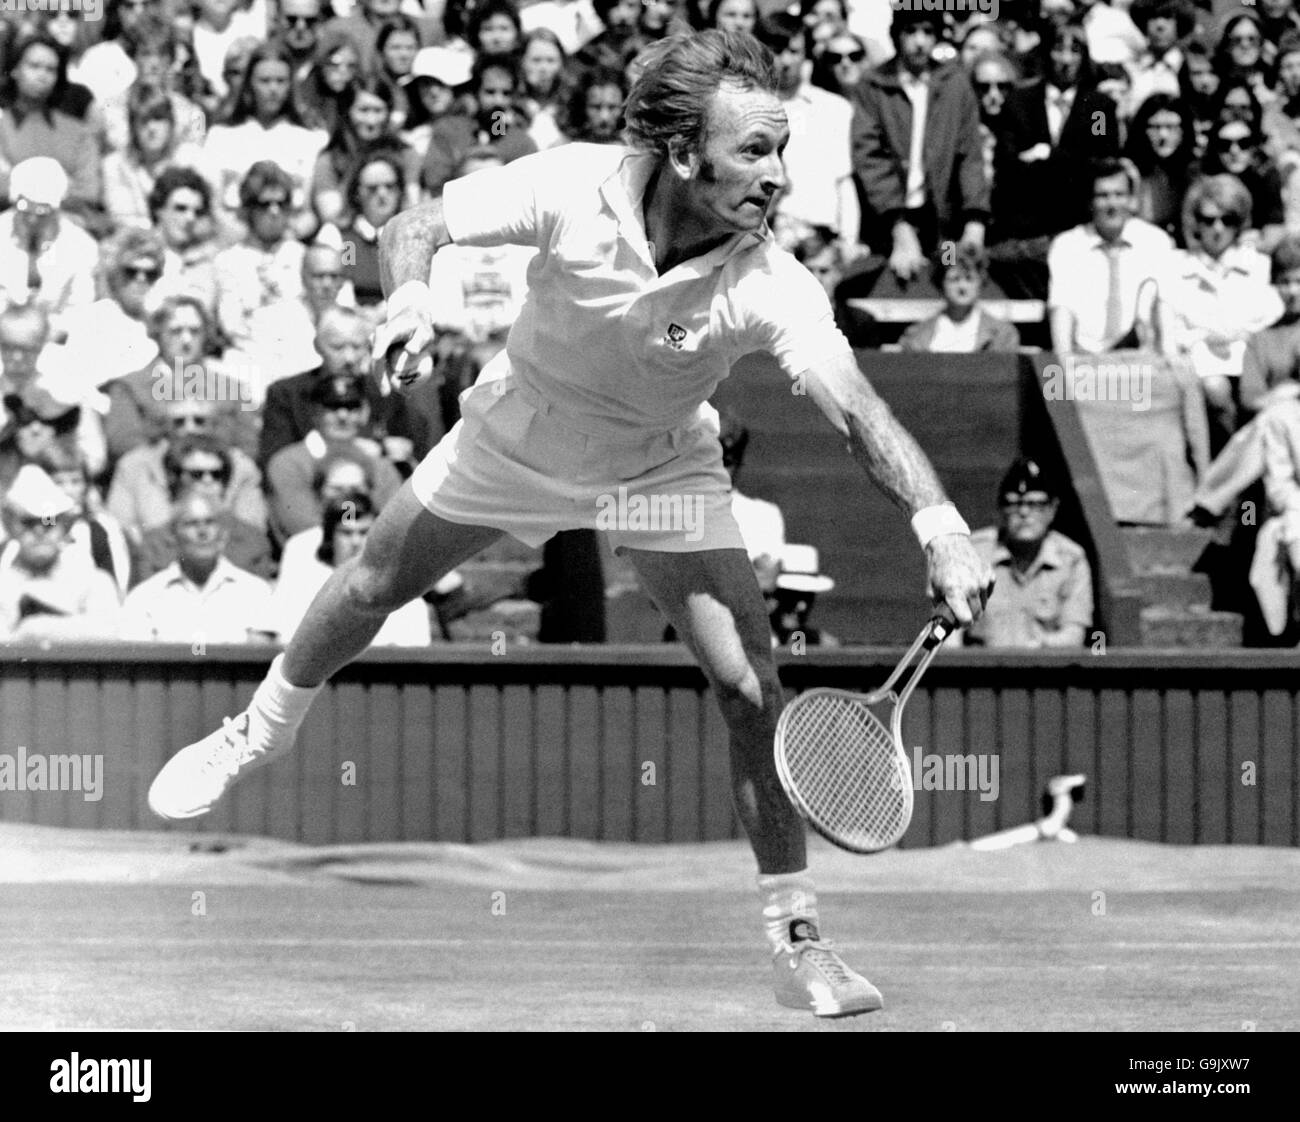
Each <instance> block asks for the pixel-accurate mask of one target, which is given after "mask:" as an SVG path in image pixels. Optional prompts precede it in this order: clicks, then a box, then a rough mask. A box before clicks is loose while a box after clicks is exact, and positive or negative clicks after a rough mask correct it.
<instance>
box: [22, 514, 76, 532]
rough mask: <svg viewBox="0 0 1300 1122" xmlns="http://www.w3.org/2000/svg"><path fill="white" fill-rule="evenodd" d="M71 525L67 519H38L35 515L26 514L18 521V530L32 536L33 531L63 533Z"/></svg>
mask: <svg viewBox="0 0 1300 1122" xmlns="http://www.w3.org/2000/svg"><path fill="white" fill-rule="evenodd" d="M70 525H71V522H70V520H69V519H67V518H63V517H59V518H38V517H37V516H36V515H34V514H24V515H22V516H21V517H19V519H18V529H19V530H20V531H22V532H24V533H28V534H30V533H31V532H32V531H33V530H42V529H44V530H58V531H59V532H60V533H63V532H64V531H66V530H67V529H68V527H69V526H70Z"/></svg>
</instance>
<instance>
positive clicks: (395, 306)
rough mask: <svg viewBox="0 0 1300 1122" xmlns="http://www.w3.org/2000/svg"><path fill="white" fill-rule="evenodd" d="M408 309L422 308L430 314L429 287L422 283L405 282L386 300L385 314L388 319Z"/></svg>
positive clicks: (430, 295) (416, 281)
mask: <svg viewBox="0 0 1300 1122" xmlns="http://www.w3.org/2000/svg"><path fill="white" fill-rule="evenodd" d="M410 308H423V309H425V310H426V311H429V312H432V310H433V293H432V292H430V291H429V286H428V285H427V284H425V283H424V281H418V280H412V281H407V282H406V283H405V284H403V285H399V286H398V288H397V290H396V291H395V292H394V293H393V294H392V295H391V296H390V297H389V298H388V307H387V312H388V318H389V319H392V318H393V317H394V316H395V315H397V314H398V313H399V312H404V311H407V310H408V309H410Z"/></svg>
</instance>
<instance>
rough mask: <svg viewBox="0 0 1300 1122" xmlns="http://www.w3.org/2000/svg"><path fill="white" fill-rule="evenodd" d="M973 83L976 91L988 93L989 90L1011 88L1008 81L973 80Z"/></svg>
mask: <svg viewBox="0 0 1300 1122" xmlns="http://www.w3.org/2000/svg"><path fill="white" fill-rule="evenodd" d="M973 84H974V86H975V92H976V93H988V92H989V90H1009V89H1010V88H1011V83H1010V82H975V83H973Z"/></svg>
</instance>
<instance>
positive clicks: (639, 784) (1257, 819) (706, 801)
mask: <svg viewBox="0 0 1300 1122" xmlns="http://www.w3.org/2000/svg"><path fill="white" fill-rule="evenodd" d="M897 655H898V652H897V651H896V650H892V649H891V650H880V649H859V650H852V651H848V650H846V651H840V652H834V653H831V652H827V653H816V654H812V655H808V656H805V657H802V658H793V657H792V658H787V660H786V662H785V663H784V665H783V667H782V673H783V676H784V679H785V682H786V684H787V686H789V687H791V689H803V688H806V687H808V686H810V685H813V684H828V685H839V686H843V687H849V688H861V687H863V686H866V685H870V684H874V683H876V682H878V681H880V680H881V679H882V678H883V677H884V673H885V670H886V667H887V666H888V665H890V664H892V662H893V661H894V660H895V659H896V658H897ZM266 661H267V653H266V652H264V651H253V650H245V649H238V648H223V649H216V648H212V649H210V650H209V652H208V653H207V654H206V655H204V656H201V657H193V656H191V655H190V653H189V651H188V650H187V649H185V648H160V647H150V646H126V645H123V646H122V647H119V648H112V649H110V648H98V649H92V648H85V649H76V650H73V649H69V648H63V649H62V650H60V651H57V652H49V651H39V650H31V651H29V652H26V653H25V654H24V653H21V652H15V651H13V650H10V651H8V652H7V653H6V657H5V661H4V662H3V663H0V752H2V753H5V754H8V755H10V756H13V755H15V754H16V752H17V749H18V747H19V746H20V745H21V746H23V747H24V748H26V750H27V751H28V753H41V754H43V755H46V756H50V755H55V754H66V753H79V754H80V753H88V754H100V753H102V754H103V756H104V757H105V772H106V778H105V788H104V793H103V797H102V799H101V800H100V801H98V802H87V801H85V799H84V798H83V797H82V794H81V793H79V792H75V791H63V792H33V791H27V792H22V791H13V790H4V791H0V819H4V820H8V821H18V822H37V823H42V824H45V825H53V826H74V827H92V828H93V827H99V828H109V829H157V828H159V824H158V823H157V822H156V821H154V820H153V819H152V817H151V816H150V815H149V812H148V810H147V808H146V807H145V805H144V794H145V791H146V790H147V787H148V784H149V781H150V779H151V778H152V777H153V775H154V774H155V772H156V771H157V769H158V767H159V766H160V765H161V763H162V761H163V760H164V759H165V758H166V757H167V756H168V755H169V754H170V753H171V752H172V751H174V750H175V749H176V748H178V747H180V746H182V745H184V744H186V743H187V742H189V741H190V740H193V739H197V738H198V737H199V736H201V735H203V734H205V733H206V732H208V731H209V730H211V729H212V728H214V727H216V726H218V725H219V724H220V721H221V718H222V717H223V716H225V715H227V714H233V713H234V712H236V711H237V709H238V708H239V707H241V706H242V705H243V703H244V701H245V699H246V698H247V697H248V695H249V694H250V693H251V690H252V688H253V686H254V685H255V683H256V682H257V681H258V680H259V679H260V677H261V675H262V673H263V671H264V668H265V665H266ZM1298 690H1300V655H1296V654H1291V653H1283V654H1279V653H1277V652H1258V653H1255V652H1235V653H1234V652H1229V653H1220V654H1204V655H1203V654H1163V655H1161V654H1153V653H1151V652H1143V651H1132V652H1112V653H1109V654H1105V655H1099V656H1095V657H1094V656H1089V655H1086V654H1079V655H1075V654H1050V653H1045V652H1034V653H1032V654H1024V655H1015V654H993V653H988V652H972V653H965V652H959V651H951V652H944V653H943V654H942V655H941V656H940V658H939V660H938V661H937V662H936V663H935V665H934V666H933V667H932V668H931V670H930V673H929V675H928V676H927V678H926V680H925V682H924V683H923V685H922V687H921V689H920V690H919V691H918V693H917V695H916V696H915V697H914V698H913V701H912V703H911V705H910V706H909V710H908V713H909V718H910V719H909V720H908V721H907V722H906V731H907V736H908V738H909V742H914V743H917V744H920V745H923V746H924V748H925V749H926V751H929V752H935V753H950V754H970V753H996V754H997V756H998V760H999V773H1000V774H999V779H1000V793H999V798H998V799H997V800H996V801H992V802H987V801H982V800H981V799H980V798H979V796H978V793H977V792H961V791H943V792H926V791H921V792H918V793H917V812H916V819H915V822H914V824H913V826H912V829H911V832H910V833H909V834H908V837H907V839H906V844H908V845H912V846H918V845H927V844H941V843H945V842H949V841H952V840H955V839H959V838H964V837H975V836H978V835H980V834H983V833H986V832H988V831H991V830H994V829H998V828H1001V827H1004V826H1011V825H1018V824H1020V823H1022V822H1025V821H1029V820H1031V819H1032V818H1034V817H1036V816H1037V814H1038V810H1039V796H1040V794H1041V791H1042V788H1043V785H1044V783H1045V782H1046V780H1047V779H1048V778H1050V777H1051V776H1052V775H1055V774H1058V773H1062V772H1075V771H1080V772H1084V773H1085V774H1086V775H1087V776H1088V792H1087V798H1086V800H1085V801H1084V802H1083V803H1082V805H1080V806H1079V807H1078V808H1077V809H1076V812H1075V817H1074V819H1073V824H1074V825H1075V826H1077V827H1078V829H1079V830H1080V832H1082V833H1085V834H1105V835H1109V836H1114V837H1131V838H1138V839H1145V840H1150V841H1168V842H1177V843H1192V842H1200V843H1246V844H1269V845H1297V844H1300V763H1298V761H1300V698H1298ZM647 764H653V765H654V773H653V780H654V782H653V784H650V783H646V782H643V778H645V779H649V778H651V774H650V771H649V769H648V768H646V766H645V765H647ZM349 766H351V767H353V768H354V769H355V783H353V784H347V783H345V782H344V778H345V769H347V768H348V767H349ZM1252 773H1253V774H1252ZM195 828H197V829H200V830H203V831H205V832H209V833H224V832H231V831H236V832H240V833H251V834H266V835H273V836H277V837H283V838H290V839H295V840H299V841H305V842H311V843H327V842H350V841H381V840H383V841H387V840H399V839H404V840H440V841H456V842H469V841H486V840H489V839H492V838H502V837H524V836H531V835H564V836H570V837H582V838H605V839H612V840H619V841H626V840H638V841H649V842H663V841H697V840H705V839H715V838H727V837H736V836H739V834H738V830H737V826H736V823H735V820H734V817H733V815H732V811H731V804H730V793H729V787H728V778H727V760H726V750H725V736H724V730H723V726H722V722H721V719H720V718H719V716H718V714H717V711H716V708H715V706H714V704H713V700H712V698H711V696H710V695H709V694H708V693H707V692H706V691H705V689H704V682H703V679H702V678H701V677H700V675H699V673H698V672H697V671H696V670H695V669H694V668H693V667H692V666H691V665H690V664H689V663H688V661H687V659H686V657H685V655H684V654H683V653H682V652H681V651H679V650H677V649H676V648H671V647H647V648H615V647H604V648H572V649H559V650H557V649H553V648H552V649H541V648H526V649H519V650H513V651H511V652H510V653H508V654H506V655H503V656H500V657H494V656H493V655H491V654H490V653H489V652H488V651H487V650H485V649H480V648H474V649H469V648H465V647H446V648H440V649H436V650H433V651H431V652H429V653H427V654H421V655H420V656H418V657H417V658H412V657H411V656H409V655H407V654H404V653H397V652H394V653H387V652H385V653H376V654H372V655H370V656H367V658H366V659H365V660H364V661H362V662H360V663H357V664H355V665H353V666H352V667H350V668H349V669H348V670H346V671H345V672H344V673H343V674H341V675H340V676H339V677H338V678H337V679H336V680H335V681H334V682H333V683H332V684H331V685H330V686H328V687H327V688H326V690H325V691H324V693H323V695H322V697H321V698H320V700H319V702H318V704H317V706H316V708H315V709H314V710H313V712H312V714H311V717H310V718H309V720H308V724H307V725H306V727H305V728H304V732H303V736H302V738H301V745H300V749H299V751H297V752H295V753H294V754H293V755H292V756H291V757H289V758H288V759H286V760H283V761H280V762H278V763H276V764H275V765H273V766H272V767H270V768H268V769H266V770H264V771H262V772H261V773H259V774H258V775H255V776H253V777H252V778H251V779H249V780H248V781H247V782H246V783H244V784H242V785H241V786H239V787H238V788H236V789H235V791H234V792H233V793H232V796H231V797H230V798H229V800H228V801H227V802H226V803H225V804H224V805H223V806H222V807H221V808H220V809H219V810H218V811H216V812H214V814H212V815H211V816H210V817H209V818H208V819H206V820H200V821H199V822H197V823H196V824H195Z"/></svg>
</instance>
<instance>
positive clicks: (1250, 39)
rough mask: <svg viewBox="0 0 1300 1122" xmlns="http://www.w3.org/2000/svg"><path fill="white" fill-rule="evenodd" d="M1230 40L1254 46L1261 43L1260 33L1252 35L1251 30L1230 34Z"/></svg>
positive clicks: (1230, 41)
mask: <svg viewBox="0 0 1300 1122" xmlns="http://www.w3.org/2000/svg"><path fill="white" fill-rule="evenodd" d="M1228 42H1229V43H1242V44H1247V45H1249V46H1252V47H1257V46H1259V44H1260V38H1259V36H1258V35H1252V34H1251V33H1250V32H1246V34H1244V35H1229V36H1228Z"/></svg>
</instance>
